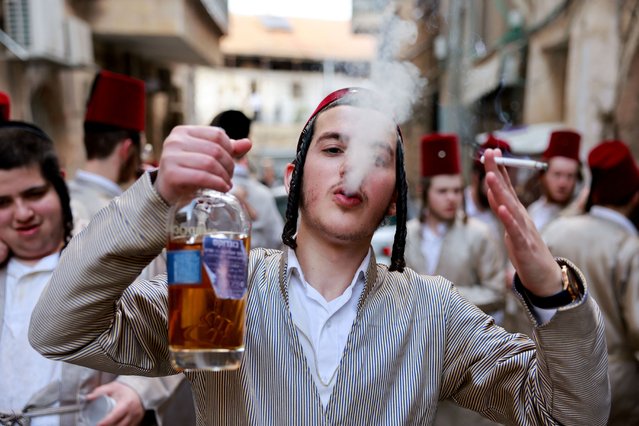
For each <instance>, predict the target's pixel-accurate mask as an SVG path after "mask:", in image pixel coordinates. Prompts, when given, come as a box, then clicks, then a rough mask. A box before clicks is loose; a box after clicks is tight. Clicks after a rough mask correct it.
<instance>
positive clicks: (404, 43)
mask: <svg viewBox="0 0 639 426" xmlns="http://www.w3.org/2000/svg"><path fill="white" fill-rule="evenodd" d="M416 39H417V27H416V25H415V23H414V22H410V21H405V20H402V19H401V18H399V17H398V16H396V15H395V14H393V13H390V14H388V16H387V17H386V18H385V19H384V20H383V23H382V26H381V29H380V34H379V42H378V43H379V48H378V57H377V58H376V60H375V61H374V62H373V63H372V64H371V75H370V80H369V82H368V84H367V86H368V87H369V88H370V89H372V90H374V91H375V92H377V93H378V94H379V95H380V97H381V105H376V107H377V108H378V109H381V110H383V111H384V112H385V113H387V114H388V115H390V116H392V117H394V119H395V121H396V122H397V123H403V122H406V121H407V120H408V119H410V117H411V115H412V111H413V106H414V105H415V104H416V103H417V102H418V101H419V99H420V97H421V95H422V93H423V92H424V89H425V87H426V84H427V79H426V78H425V77H423V76H422V75H421V73H420V71H419V68H417V66H415V64H413V63H412V62H409V61H406V60H401V59H399V58H400V54H401V52H402V50H403V49H405V48H406V47H408V46H410V45H412V44H414V43H415V40H416ZM375 128H376V126H374V123H365V124H364V125H363V126H362V128H361V129H358V130H359V131H358V132H357V134H361V135H363V137H362V138H360V140H358V141H350V142H349V149H348V151H347V153H348V161H349V172H348V173H347V174H346V180H345V186H346V189H347V190H348V191H349V192H356V191H357V190H358V188H359V187H360V185H361V184H362V181H363V180H364V178H365V177H366V175H367V174H368V173H369V172H370V171H371V170H372V168H373V167H374V165H375V161H376V160H377V158H378V155H377V153H376V151H377V149H376V148H375V147H374V146H372V145H371V143H376V142H379V140H378V139H375V135H373V134H371V130H372V129H375ZM377 128H378V127H377Z"/></svg>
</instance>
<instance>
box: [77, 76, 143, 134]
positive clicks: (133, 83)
mask: <svg viewBox="0 0 639 426" xmlns="http://www.w3.org/2000/svg"><path fill="white" fill-rule="evenodd" d="M144 101H145V98H144V82H143V81H142V80H138V79H137V78H132V77H129V76H127V75H124V74H116V73H114V72H110V71H104V70H103V71H100V72H99V73H98V74H97V75H96V77H95V80H94V81H93V87H92V89H91V94H90V95H89V100H88V102H87V111H86V115H85V117H84V121H85V122H90V123H99V124H106V125H109V126H114V127H118V128H121V129H126V130H135V131H138V132H142V131H144V118H145V112H144V104H145V102H144Z"/></svg>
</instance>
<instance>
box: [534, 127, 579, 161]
mask: <svg viewBox="0 0 639 426" xmlns="http://www.w3.org/2000/svg"><path fill="white" fill-rule="evenodd" d="M580 141H581V135H580V134H579V133H577V132H574V131H572V130H556V131H554V132H552V133H551V134H550V141H549V142H548V147H547V148H546V151H544V153H543V155H542V157H543V158H544V159H546V160H549V159H551V158H553V157H567V158H571V159H573V160H575V161H577V162H579V142H580Z"/></svg>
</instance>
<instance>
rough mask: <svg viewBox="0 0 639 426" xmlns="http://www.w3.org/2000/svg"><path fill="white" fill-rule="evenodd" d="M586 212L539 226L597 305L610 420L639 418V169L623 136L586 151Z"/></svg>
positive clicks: (621, 422)
mask: <svg viewBox="0 0 639 426" xmlns="http://www.w3.org/2000/svg"><path fill="white" fill-rule="evenodd" d="M588 167H589V168H590V171H591V175H592V180H591V183H590V193H589V197H588V202H587V204H586V208H587V210H588V211H587V212H586V213H585V214H582V215H578V216H568V217H561V218H558V219H557V220H555V221H554V222H552V223H550V224H549V225H548V226H547V227H546V228H545V229H544V231H543V236H544V239H545V240H546V241H547V242H548V246H549V248H550V250H551V252H552V253H553V255H555V256H570V258H571V259H573V260H574V261H575V264H577V265H579V267H580V268H581V269H582V271H583V273H584V276H585V277H586V280H587V281H588V285H589V289H590V292H591V294H592V296H593V297H594V298H595V299H596V300H597V303H598V304H599V306H600V308H601V313H602V316H603V320H604V323H605V325H606V342H607V344H608V375H609V377H610V386H611V390H612V407H611V411H610V420H609V423H608V424H609V425H637V424H639V392H638V391H637V389H638V388H637V384H638V383H639V360H637V357H636V354H637V353H639V303H637V298H638V297H639V238H637V228H636V227H635V226H634V225H633V223H632V222H631V221H630V220H629V218H630V217H631V216H632V215H633V214H634V212H636V211H637V207H638V206H639V169H638V168H637V163H636V161H635V160H634V158H633V156H632V154H631V152H630V150H629V149H628V147H627V146H626V144H624V143H623V142H620V141H616V140H612V141H604V142H602V143H600V144H599V145H597V146H595V147H594V148H593V149H592V150H591V151H590V153H589V154H588Z"/></svg>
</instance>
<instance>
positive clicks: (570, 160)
mask: <svg viewBox="0 0 639 426" xmlns="http://www.w3.org/2000/svg"><path fill="white" fill-rule="evenodd" d="M580 141H581V135H580V134H579V133H577V132H574V131H572V130H557V131H554V132H552V133H551V134H550V141H549V143H548V147H547V148H546V150H545V151H544V153H543V154H542V159H543V161H546V162H547V163H548V169H547V170H545V171H541V172H539V183H540V186H541V193H542V195H541V197H540V198H539V199H538V200H536V201H534V202H533V203H532V204H530V205H529V206H528V213H529V214H530V216H531V217H532V219H533V221H534V222H535V226H536V227H537V229H539V230H541V229H543V227H544V226H546V224H548V223H549V222H550V221H552V220H553V219H555V218H557V217H558V216H559V215H560V214H561V212H562V210H564V209H566V208H567V207H568V206H569V204H570V203H571V202H572V201H573V199H574V196H575V190H576V188H577V183H578V182H580V181H581V179H582V174H581V163H580V161H579V146H580Z"/></svg>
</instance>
